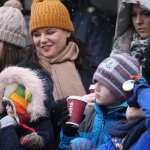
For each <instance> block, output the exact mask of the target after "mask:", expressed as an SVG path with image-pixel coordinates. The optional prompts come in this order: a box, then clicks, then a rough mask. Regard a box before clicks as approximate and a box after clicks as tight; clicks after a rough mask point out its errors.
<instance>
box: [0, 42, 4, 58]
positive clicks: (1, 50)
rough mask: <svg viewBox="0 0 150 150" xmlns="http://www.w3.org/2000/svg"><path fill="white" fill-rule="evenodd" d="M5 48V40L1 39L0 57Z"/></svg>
mask: <svg viewBox="0 0 150 150" xmlns="http://www.w3.org/2000/svg"><path fill="white" fill-rule="evenodd" d="M3 49H4V42H3V41H0V57H1V56H2V52H3Z"/></svg>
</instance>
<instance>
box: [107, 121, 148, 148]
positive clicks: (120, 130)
mask: <svg viewBox="0 0 150 150" xmlns="http://www.w3.org/2000/svg"><path fill="white" fill-rule="evenodd" d="M143 120H145V119H144V118H139V119H136V120H135V121H132V122H127V121H126V120H119V121H116V122H114V123H113V124H112V125H111V126H110V127H109V129H108V134H109V135H111V140H112V142H113V144H114V146H115V148H116V149H117V150H124V148H125V147H127V145H125V141H127V140H128V138H129V137H128V134H129V133H130V132H131V131H133V130H134V128H135V127H136V126H138V125H139V124H140V123H141V122H142V121H143ZM137 131H138V133H139V135H136V136H135V134H134V135H133V137H134V136H135V137H134V139H138V138H139V137H140V135H141V132H143V131H144V130H142V131H140V130H136V132H137ZM132 133H133V132H132ZM130 136H131V134H130ZM127 137H128V138H127ZM135 141H136V140H134V141H132V142H133V143H134V142H135ZM132 142H131V143H130V146H131V145H132V144H133V143H132ZM126 143H127V142H126ZM124 146H125V147H124ZM128 147H129V145H128ZM125 149H126V148H125Z"/></svg>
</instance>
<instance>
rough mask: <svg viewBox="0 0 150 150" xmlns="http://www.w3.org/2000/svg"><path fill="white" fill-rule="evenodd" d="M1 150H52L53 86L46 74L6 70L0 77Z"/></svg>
mask: <svg viewBox="0 0 150 150" xmlns="http://www.w3.org/2000/svg"><path fill="white" fill-rule="evenodd" d="M0 83H1V84H0V89H1V91H0V113H1V119H0V141H1V142H0V149H3V150H10V149H12V150H15V149H18V150H52V148H53V141H54V135H53V127H52V124H51V122H50V120H49V114H50V105H51V101H52V98H53V97H52V92H53V82H52V79H51V77H50V76H49V74H48V73H47V72H46V71H45V70H31V69H28V68H21V67H8V68H6V69H5V70H3V71H2V72H1V73H0Z"/></svg>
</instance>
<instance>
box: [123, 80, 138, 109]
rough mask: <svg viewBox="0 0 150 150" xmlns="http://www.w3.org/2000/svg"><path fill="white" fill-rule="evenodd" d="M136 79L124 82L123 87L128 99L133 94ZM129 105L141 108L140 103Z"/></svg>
mask: <svg viewBox="0 0 150 150" xmlns="http://www.w3.org/2000/svg"><path fill="white" fill-rule="evenodd" d="M134 82H135V81H134V80H128V81H126V82H124V84H123V86H122V88H123V90H124V94H125V97H126V99H127V100H128V99H129V98H130V97H131V96H132V94H133V87H134ZM129 107H136V108H140V106H139V104H138V103H135V104H132V105H129Z"/></svg>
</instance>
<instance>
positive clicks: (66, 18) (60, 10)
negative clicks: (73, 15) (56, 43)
mask: <svg viewBox="0 0 150 150" xmlns="http://www.w3.org/2000/svg"><path fill="white" fill-rule="evenodd" d="M29 26H30V31H29V32H30V35H31V36H32V35H33V32H34V31H35V30H36V29H39V28H46V27H53V28H59V29H64V30H66V31H71V32H73V31H74V28H73V24H72V22H71V20H70V15H69V12H68V10H67V8H66V7H65V6H64V5H63V4H62V3H61V2H60V0H34V1H33V3H32V6H31V16H30V23H29Z"/></svg>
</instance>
